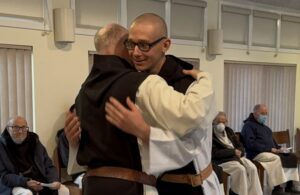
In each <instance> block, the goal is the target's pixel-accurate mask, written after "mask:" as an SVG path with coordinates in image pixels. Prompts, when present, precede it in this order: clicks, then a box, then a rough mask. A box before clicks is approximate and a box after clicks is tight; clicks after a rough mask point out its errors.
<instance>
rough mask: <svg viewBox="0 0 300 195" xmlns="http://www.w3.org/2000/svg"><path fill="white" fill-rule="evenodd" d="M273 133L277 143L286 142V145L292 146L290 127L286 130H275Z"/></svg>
mask: <svg viewBox="0 0 300 195" xmlns="http://www.w3.org/2000/svg"><path fill="white" fill-rule="evenodd" d="M272 134H273V138H274V140H275V141H276V143H277V144H280V145H283V144H285V145H286V147H290V146H291V142H290V133H289V129H287V130H285V131H276V132H273V133H272Z"/></svg>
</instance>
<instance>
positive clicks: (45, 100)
mask: <svg viewBox="0 0 300 195" xmlns="http://www.w3.org/2000/svg"><path fill="white" fill-rule="evenodd" d="M217 2H218V1H217V0H209V1H208V19H209V20H208V29H212V28H216V27H217V10H218V8H217ZM0 37H1V40H0V43H4V44H16V45H29V46H33V54H34V55H33V60H34V98H35V103H34V104H35V109H34V112H35V126H36V132H37V133H38V134H39V135H40V138H41V141H42V143H43V144H45V146H46V147H47V149H48V152H50V153H51V154H52V151H53V148H54V146H55V139H54V138H55V134H56V132H57V130H58V129H60V128H62V127H63V125H64V117H65V112H66V111H67V110H68V108H69V106H70V105H71V104H72V103H73V102H74V98H75V96H76V94H77V92H78V90H79V88H80V85H81V83H82V82H83V81H84V79H85V77H86V76H87V74H88V51H89V50H94V45H93V37H92V36H83V35H76V37H75V43H73V44H69V45H66V46H64V45H55V44H54V41H53V33H50V34H49V35H46V36H42V33H41V32H40V31H35V30H25V29H17V28H7V27H0ZM169 53H172V54H174V55H177V56H179V57H190V58H200V68H201V69H202V70H204V71H208V72H210V73H211V75H212V77H213V78H214V88H215V91H216V99H217V107H218V109H219V110H222V109H223V102H224V101H223V100H224V97H223V94H224V89H223V85H224V60H238V61H254V62H272V63H289V64H297V85H296V88H297V89H296V98H295V99H296V104H295V105H296V107H295V127H300V120H299V118H300V101H299V100H300V70H299V66H300V55H299V54H287V53H280V54H279V55H278V56H277V57H274V53H272V52H259V51H251V52H250V54H249V55H247V54H246V51H245V50H237V49H224V51H223V55H219V56H208V55H207V54H206V52H205V50H203V49H202V48H201V47H198V46H187V45H178V44H173V45H172V47H171V49H170V51H169ZM297 100H298V101H297ZM297 119H298V120H297Z"/></svg>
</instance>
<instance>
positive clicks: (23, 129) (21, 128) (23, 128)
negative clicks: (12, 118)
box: [8, 125, 29, 132]
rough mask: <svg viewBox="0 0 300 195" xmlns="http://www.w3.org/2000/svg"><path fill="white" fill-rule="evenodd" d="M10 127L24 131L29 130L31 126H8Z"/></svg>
mask: <svg viewBox="0 0 300 195" xmlns="http://www.w3.org/2000/svg"><path fill="white" fill-rule="evenodd" d="M8 127H10V128H11V129H12V130H13V132H19V131H22V132H27V131H29V127H27V126H21V127H20V126H17V125H14V126H8Z"/></svg>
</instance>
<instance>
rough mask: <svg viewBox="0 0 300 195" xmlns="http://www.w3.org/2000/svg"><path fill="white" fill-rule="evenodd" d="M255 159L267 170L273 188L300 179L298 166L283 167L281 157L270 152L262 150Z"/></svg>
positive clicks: (269, 183) (268, 179) (269, 182)
mask: <svg viewBox="0 0 300 195" xmlns="http://www.w3.org/2000/svg"><path fill="white" fill-rule="evenodd" d="M253 160H256V161H258V162H259V163H260V164H261V165H262V166H263V167H264V168H265V170H266V173H267V181H268V185H269V186H270V187H271V188H273V187H274V186H276V185H279V184H282V183H285V182H287V181H290V180H292V181H299V173H298V169H297V168H282V164H281V160H280V157H279V156H278V155H276V154H273V153H270V152H262V153H260V154H258V155H257V156H255V158H254V159H253Z"/></svg>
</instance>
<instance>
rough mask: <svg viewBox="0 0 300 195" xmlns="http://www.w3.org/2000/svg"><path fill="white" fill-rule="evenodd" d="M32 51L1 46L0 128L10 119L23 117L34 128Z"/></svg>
mask: <svg viewBox="0 0 300 195" xmlns="http://www.w3.org/2000/svg"><path fill="white" fill-rule="evenodd" d="M31 55H32V50H31V48H12V47H9V48H4V47H3V46H1V45H0V127H1V131H2V130H3V129H4V127H5V126H6V124H7V122H8V120H9V118H10V117H13V116H17V115H19V116H23V117H25V118H26V120H27V122H28V126H29V128H32V122H33V113H32V110H33V107H32V71H31V70H32V60H31Z"/></svg>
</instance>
